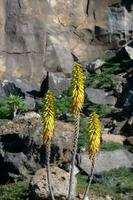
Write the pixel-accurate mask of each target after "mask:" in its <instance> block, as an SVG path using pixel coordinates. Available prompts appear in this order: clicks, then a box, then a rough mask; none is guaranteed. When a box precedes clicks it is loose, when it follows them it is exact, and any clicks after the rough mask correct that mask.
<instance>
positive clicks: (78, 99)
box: [72, 64, 84, 116]
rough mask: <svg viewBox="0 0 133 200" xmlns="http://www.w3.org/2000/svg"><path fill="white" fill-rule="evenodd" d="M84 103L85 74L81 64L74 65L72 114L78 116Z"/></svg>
mask: <svg viewBox="0 0 133 200" xmlns="http://www.w3.org/2000/svg"><path fill="white" fill-rule="evenodd" d="M83 103H84V75H83V68H82V65H80V64H73V67H72V114H73V115H74V116H77V114H78V113H79V112H80V111H81V109H82V106H83Z"/></svg>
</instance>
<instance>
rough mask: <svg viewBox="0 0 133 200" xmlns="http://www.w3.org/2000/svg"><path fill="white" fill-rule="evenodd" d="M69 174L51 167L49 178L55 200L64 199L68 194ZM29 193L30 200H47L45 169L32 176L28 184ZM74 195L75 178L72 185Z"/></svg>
mask: <svg viewBox="0 0 133 200" xmlns="http://www.w3.org/2000/svg"><path fill="white" fill-rule="evenodd" d="M69 176H70V175H69V173H68V172H66V171H64V170H62V169H60V168H58V167H54V166H52V167H51V177H52V186H53V190H54V195H55V197H56V199H64V198H65V197H66V196H67V193H68V186H69ZM30 193H31V196H32V199H35V200H36V199H38V200H43V199H48V197H49V194H48V185H47V173H46V169H44V168H42V169H39V170H38V171H37V172H36V174H35V175H34V176H33V178H32V180H31V182H30ZM75 193H76V178H75V179H74V183H73V185H72V195H73V196H74V195H75Z"/></svg>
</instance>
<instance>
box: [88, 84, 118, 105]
mask: <svg viewBox="0 0 133 200" xmlns="http://www.w3.org/2000/svg"><path fill="white" fill-rule="evenodd" d="M85 92H86V94H87V97H88V99H89V101H91V102H92V103H95V104H100V105H112V106H114V105H115V104H116V98H115V97H114V96H112V95H110V94H109V93H108V92H106V91H105V90H103V89H93V88H91V87H88V88H86V89H85Z"/></svg>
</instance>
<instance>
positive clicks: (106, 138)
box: [102, 133, 126, 144]
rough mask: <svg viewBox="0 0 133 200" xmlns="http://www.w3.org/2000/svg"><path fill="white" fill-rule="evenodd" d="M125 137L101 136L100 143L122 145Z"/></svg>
mask: <svg viewBox="0 0 133 200" xmlns="http://www.w3.org/2000/svg"><path fill="white" fill-rule="evenodd" d="M125 139H126V137H125V136H123V135H114V134H109V133H108V134H102V141H103V143H110V142H116V143H120V144H123V142H124V141H125Z"/></svg>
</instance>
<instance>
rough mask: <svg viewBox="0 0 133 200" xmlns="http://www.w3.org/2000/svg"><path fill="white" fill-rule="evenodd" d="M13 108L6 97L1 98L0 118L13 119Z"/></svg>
mask: <svg viewBox="0 0 133 200" xmlns="http://www.w3.org/2000/svg"><path fill="white" fill-rule="evenodd" d="M11 117H12V110H11V107H10V106H9V105H8V104H7V102H6V101H5V99H2V100H0V119H11Z"/></svg>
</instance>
